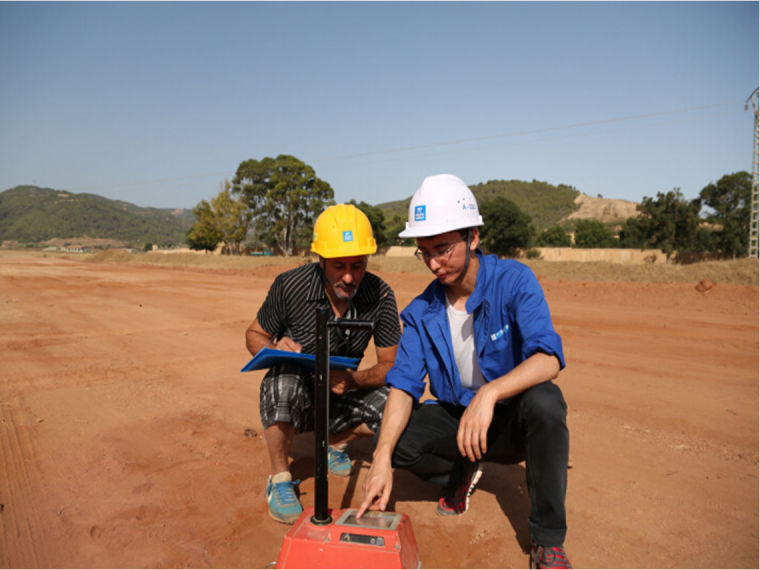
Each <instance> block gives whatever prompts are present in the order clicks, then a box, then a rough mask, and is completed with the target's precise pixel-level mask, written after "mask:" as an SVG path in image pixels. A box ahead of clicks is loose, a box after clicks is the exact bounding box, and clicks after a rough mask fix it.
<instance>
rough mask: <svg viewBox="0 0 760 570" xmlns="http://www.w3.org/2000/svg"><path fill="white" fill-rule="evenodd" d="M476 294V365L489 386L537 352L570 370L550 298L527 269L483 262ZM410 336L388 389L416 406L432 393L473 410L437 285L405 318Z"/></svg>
mask: <svg viewBox="0 0 760 570" xmlns="http://www.w3.org/2000/svg"><path fill="white" fill-rule="evenodd" d="M477 256H478V259H479V261H480V267H479V268H478V275H477V281H476V284H475V290H474V291H473V292H472V293H471V294H470V297H469V298H468V299H467V303H466V305H465V308H466V310H467V312H468V313H473V317H474V323H473V329H474V334H475V348H476V350H477V352H478V365H479V366H480V370H481V372H482V374H483V377H484V378H485V380H486V381H487V382H490V381H492V380H495V379H497V378H500V377H501V376H503V375H505V374H507V373H508V372H509V371H511V370H512V369H513V368H515V367H516V366H517V365H518V364H520V363H521V362H523V361H524V360H525V359H527V358H528V357H530V356H531V355H533V354H535V353H536V352H544V353H547V354H552V355H555V356H556V357H557V359H558V360H559V363H560V369H562V368H564V367H565V357H564V355H563V353H562V339H561V338H560V336H559V335H558V334H557V333H556V332H555V330H554V326H553V325H552V320H551V315H550V314H549V307H548V305H547V304H546V299H545V298H544V292H543V290H542V289H541V286H540V285H539V283H538V279H536V277H535V275H534V274H533V272H532V271H531V270H530V268H529V267H527V266H526V265H524V264H522V263H520V262H519V261H515V260H511V259H510V260H507V259H499V258H498V257H496V256H495V255H483V253H482V252H481V251H480V250H477ZM401 320H402V322H403V323H404V331H403V333H402V335H401V341H400V343H399V347H398V352H397V354H396V361H395V363H394V365H393V367H392V368H391V369H390V371H389V372H388V375H387V376H386V384H388V385H390V386H393V387H395V388H398V389H400V390H403V391H405V392H407V393H408V394H410V395H411V396H412V397H413V398H414V401H415V402H418V401H419V399H420V397H421V396H422V394H423V392H424V391H425V376H426V375H427V376H428V379H429V381H430V391H431V392H432V394H433V395H434V396H435V397H436V398H437V399H438V400H439V401H441V402H448V403H451V404H456V405H461V406H467V405H468V404H469V403H470V400H472V397H473V396H474V394H475V393H474V392H473V391H472V390H470V389H468V388H465V387H463V386H462V383H461V381H460V379H459V369H458V368H457V365H456V361H455V359H454V350H453V348H452V341H451V329H450V328H449V321H448V318H447V316H446V298H445V288H444V286H443V285H441V284H440V283H439V282H438V281H437V280H434V281H433V282H432V283H431V284H430V285H428V287H427V288H426V289H425V291H424V292H423V293H422V294H421V295H419V296H418V297H416V298H415V299H414V300H413V301H412V302H411V303H409V305H408V306H407V307H406V308H405V309H404V310H403V311H402V312H401Z"/></svg>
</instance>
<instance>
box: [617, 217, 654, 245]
mask: <svg viewBox="0 0 760 570" xmlns="http://www.w3.org/2000/svg"><path fill="white" fill-rule="evenodd" d="M648 226H649V220H648V219H646V218H642V217H634V218H628V219H627V220H626V221H625V222H623V227H622V228H620V234H619V235H620V247H625V248H629V249H644V248H645V247H646V246H647V235H646V234H647V228H648Z"/></svg>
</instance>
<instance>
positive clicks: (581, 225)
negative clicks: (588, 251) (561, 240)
mask: <svg viewBox="0 0 760 570" xmlns="http://www.w3.org/2000/svg"><path fill="white" fill-rule="evenodd" d="M575 247H581V248H601V247H618V242H617V240H616V239H615V236H614V235H613V234H612V231H611V230H610V229H609V228H608V227H607V226H605V225H604V224H603V223H602V222H600V221H599V220H577V221H576V222H575Z"/></svg>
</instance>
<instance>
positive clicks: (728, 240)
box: [699, 171, 752, 257]
mask: <svg viewBox="0 0 760 570" xmlns="http://www.w3.org/2000/svg"><path fill="white" fill-rule="evenodd" d="M699 197H700V198H701V200H702V203H703V204H704V205H705V206H707V207H708V208H710V209H711V210H712V213H711V214H710V215H708V216H707V221H708V222H710V223H713V224H719V225H720V226H721V227H722V229H721V230H719V231H716V232H715V236H714V237H715V243H714V247H716V248H717V249H718V250H719V251H722V252H723V253H726V254H728V255H731V256H733V257H743V256H745V255H747V251H748V249H749V223H750V206H751V205H750V200H751V197H752V176H751V175H750V173H749V172H745V171H741V172H734V173H733V174H726V175H725V176H723V177H722V178H721V179H720V180H718V182H717V183H715V184H712V183H711V184H708V185H707V186H705V187H704V188H703V189H702V191H701V192H700V193H699Z"/></svg>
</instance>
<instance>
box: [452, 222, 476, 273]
mask: <svg viewBox="0 0 760 570" xmlns="http://www.w3.org/2000/svg"><path fill="white" fill-rule="evenodd" d="M471 241H472V228H467V238H466V239H465V247H466V249H465V253H464V267H463V268H462V272H461V273H460V274H459V277H457V278H456V281H458V282H460V283H461V282H462V281H464V276H465V275H466V274H467V268H468V267H469V266H470V242H471Z"/></svg>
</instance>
